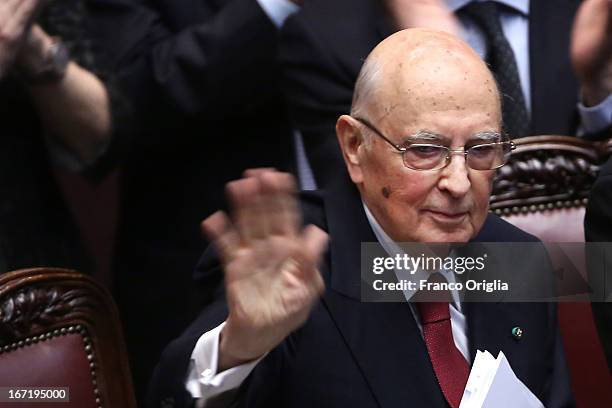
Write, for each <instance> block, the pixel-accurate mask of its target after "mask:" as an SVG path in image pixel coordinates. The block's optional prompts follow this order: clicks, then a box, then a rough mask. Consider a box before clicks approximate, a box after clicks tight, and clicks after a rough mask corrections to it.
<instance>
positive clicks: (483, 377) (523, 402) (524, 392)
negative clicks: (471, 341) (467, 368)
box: [459, 350, 544, 408]
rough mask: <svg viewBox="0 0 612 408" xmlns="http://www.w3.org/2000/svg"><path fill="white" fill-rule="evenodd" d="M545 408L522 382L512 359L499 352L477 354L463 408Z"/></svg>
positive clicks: (478, 352)
mask: <svg viewBox="0 0 612 408" xmlns="http://www.w3.org/2000/svg"><path fill="white" fill-rule="evenodd" d="M506 407H508V408H544V405H543V404H542V403H541V402H540V400H539V399H538V398H537V397H536V396H535V395H533V393H532V392H531V390H530V389H529V388H527V386H526V385H525V384H523V383H522V382H521V380H519V379H518V378H517V377H516V375H515V374H514V371H512V368H511V367H510V363H508V359H507V358H506V356H505V355H504V353H502V352H501V351H500V352H499V355H498V356H497V358H494V357H493V356H492V355H491V354H490V353H489V352H488V351H485V352H482V351H480V350H478V351H477V352H476V359H475V360H474V365H473V366H472V371H471V372H470V376H469V378H468V382H467V385H466V386H465V390H464V391H463V398H462V399H461V404H460V405H459V408H506Z"/></svg>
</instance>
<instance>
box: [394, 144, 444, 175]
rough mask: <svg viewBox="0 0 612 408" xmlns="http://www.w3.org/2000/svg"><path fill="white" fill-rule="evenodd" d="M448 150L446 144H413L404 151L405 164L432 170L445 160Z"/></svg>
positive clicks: (413, 167)
mask: <svg viewBox="0 0 612 408" xmlns="http://www.w3.org/2000/svg"><path fill="white" fill-rule="evenodd" d="M447 151H448V149H447V148H446V147H444V146H436V145H429V144H412V145H410V146H408V147H407V148H406V151H405V152H404V164H405V165H406V167H410V168H412V169H418V170H432V169H435V168H437V167H438V166H440V165H441V164H442V163H443V162H444V159H445V158H446V155H447Z"/></svg>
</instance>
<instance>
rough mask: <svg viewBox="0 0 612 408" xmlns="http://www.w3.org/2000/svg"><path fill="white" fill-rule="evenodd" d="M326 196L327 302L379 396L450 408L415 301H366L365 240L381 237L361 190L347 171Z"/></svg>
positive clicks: (384, 400)
mask: <svg viewBox="0 0 612 408" xmlns="http://www.w3.org/2000/svg"><path fill="white" fill-rule="evenodd" d="M326 194H327V195H326V200H325V212H326V217H327V221H328V226H329V232H330V236H331V237H332V241H331V244H330V254H329V256H330V260H329V263H330V264H331V271H326V274H329V275H328V279H329V285H330V289H329V290H328V291H327V293H326V295H325V296H324V299H323V302H324V304H325V307H326V308H327V309H328V311H329V313H330V315H331V317H332V319H333V320H334V322H335V324H336V326H337V328H338V330H339V332H340V333H341V335H342V337H343V339H344V341H345V342H346V345H347V347H348V348H349V349H350V351H351V353H352V355H353V357H354V359H355V361H356V363H357V365H358V366H359V369H360V370H361V372H362V374H363V376H364V378H365V379H366V381H367V383H368V384H369V386H370V389H371V391H372V393H373V395H374V397H375V399H376V400H377V402H378V404H379V405H380V406H381V407H383V408H391V407H397V406H398V405H405V404H408V403H410V404H414V406H427V407H446V402H445V400H444V397H443V395H442V393H441V391H440V388H439V386H438V383H437V380H436V378H435V375H434V372H433V368H432V366H431V363H430V361H429V357H428V354H427V349H426V348H425V343H424V341H423V339H422V337H421V334H420V332H419V329H418V327H417V325H416V323H415V321H414V317H413V315H412V312H411V310H410V305H409V304H408V303H405V302H401V303H362V302H361V301H360V290H361V289H360V258H361V257H360V251H361V242H375V241H376V238H375V236H374V233H373V232H372V230H371V228H370V225H369V223H368V222H367V219H366V217H365V213H364V211H363V207H362V203H361V199H360V197H359V194H358V192H357V190H356V188H355V187H354V186H353V184H352V183H351V182H350V180H349V179H348V176H347V175H345V176H344V177H343V178H341V180H338V182H337V183H334V184H332V185H331V186H330V187H329V190H328V191H327V193H326Z"/></svg>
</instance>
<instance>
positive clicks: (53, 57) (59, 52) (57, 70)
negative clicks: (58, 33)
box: [45, 41, 70, 80]
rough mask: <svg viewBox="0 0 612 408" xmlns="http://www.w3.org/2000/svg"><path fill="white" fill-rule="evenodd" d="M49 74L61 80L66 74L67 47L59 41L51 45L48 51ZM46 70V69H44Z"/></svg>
mask: <svg viewBox="0 0 612 408" xmlns="http://www.w3.org/2000/svg"><path fill="white" fill-rule="evenodd" d="M49 54H50V55H49V57H50V58H49V63H50V64H49V68H48V71H47V72H48V74H49V76H53V77H54V78H55V79H57V80H61V79H62V78H63V77H64V75H65V74H66V67H67V66H68V63H69V62H70V54H69V53H68V49H67V48H66V46H65V45H64V43H62V42H61V41H58V42H56V43H55V44H53V45H52V46H51V50H50V51H49ZM45 71H46V70H45Z"/></svg>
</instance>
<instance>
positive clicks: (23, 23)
mask: <svg viewBox="0 0 612 408" xmlns="http://www.w3.org/2000/svg"><path fill="white" fill-rule="evenodd" d="M41 4H43V1H42V0H1V1H0V79H1V78H3V77H4V76H5V75H6V73H7V72H8V71H9V70H10V69H11V67H12V66H13V63H14V62H15V58H16V57H17V55H18V53H19V52H20V49H21V47H22V45H23V43H24V41H25V39H26V36H27V34H28V33H29V31H30V28H31V26H32V22H33V19H34V16H35V15H36V12H37V10H38V8H39V7H40V6H41Z"/></svg>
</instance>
